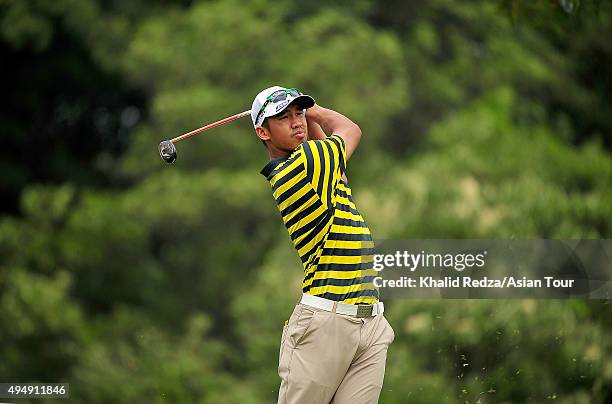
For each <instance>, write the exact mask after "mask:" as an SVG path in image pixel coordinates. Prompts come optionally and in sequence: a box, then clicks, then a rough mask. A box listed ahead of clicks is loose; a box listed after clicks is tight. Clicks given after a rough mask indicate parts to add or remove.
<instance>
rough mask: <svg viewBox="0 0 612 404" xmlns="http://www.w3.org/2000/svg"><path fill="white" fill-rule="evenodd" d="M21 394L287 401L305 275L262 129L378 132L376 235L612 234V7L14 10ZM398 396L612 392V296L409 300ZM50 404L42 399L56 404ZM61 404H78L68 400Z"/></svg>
mask: <svg viewBox="0 0 612 404" xmlns="http://www.w3.org/2000/svg"><path fill="white" fill-rule="evenodd" d="M0 7H1V8H0V54H1V55H2V56H1V60H2V62H1V63H0V69H1V72H2V75H1V77H2V87H3V93H4V94H3V95H4V96H3V97H2V99H1V100H0V103H1V104H2V108H1V110H0V111H1V112H0V139H1V142H2V146H3V152H4V153H3V156H2V159H1V160H0V169H1V170H2V173H3V179H2V181H1V182H0V196H1V198H0V380H2V381H4V382H11V381H14V382H32V381H41V382H69V383H70V387H71V401H73V402H83V403H98V402H99V403H108V402H117V403H120V402H152V403H156V402H203V403H268V402H274V401H275V399H276V395H277V390H278V385H279V379H278V376H277V374H276V367H277V363H278V344H279V342H280V334H281V328H282V324H283V321H284V320H285V319H286V318H287V317H288V316H289V314H290V312H291V309H292V306H293V304H295V302H296V299H297V297H298V296H299V293H300V291H299V284H300V279H301V270H300V264H299V260H298V259H297V255H296V253H295V251H294V250H293V249H292V247H291V244H290V243H289V239H288V237H287V234H286V231H285V230H284V228H283V226H282V223H281V221H280V220H279V218H278V212H277V211H276V207H275V205H274V202H273V200H272V197H271V195H270V191H269V185H268V184H267V183H266V181H265V179H264V178H263V177H261V176H260V175H259V174H258V170H259V169H260V168H261V167H262V166H263V165H264V164H265V163H266V161H267V156H266V153H265V151H264V150H263V148H262V147H261V144H260V142H259V141H257V139H256V138H255V136H254V135H253V133H252V132H253V131H252V126H251V125H250V123H249V120H248V119H244V120H241V121H236V122H233V123H231V124H228V125H225V126H223V127H220V128H216V129H214V130H213V131H211V132H208V133H206V134H203V135H201V136H197V137H194V138H192V139H190V140H189V141H186V142H185V143H180V144H179V146H178V149H179V160H178V162H177V164H176V165H174V166H172V167H170V166H167V165H165V164H164V163H163V162H162V161H161V160H160V159H159V156H158V154H157V145H158V143H159V141H161V140H163V139H167V138H171V137H174V136H176V135H177V134H180V133H183V132H186V131H188V130H190V129H192V128H195V127H199V126H201V125H202V124H203V123H206V122H210V121H213V120H216V119H218V118H220V117H223V116H227V115H230V114H233V113H236V112H240V111H243V110H246V109H248V108H249V106H250V104H251V101H252V98H253V96H254V95H255V94H256V93H257V92H258V91H259V90H260V89H261V88H264V87H267V86H270V85H273V84H277V83H279V84H285V85H288V86H296V87H299V88H301V89H303V90H304V91H305V92H307V93H309V94H312V95H313V96H315V98H316V99H317V101H318V103H319V104H321V105H323V106H327V107H330V108H334V109H337V110H339V111H341V112H343V113H344V114H346V115H348V116H350V117H351V118H352V119H354V120H355V121H356V122H357V123H358V124H359V125H360V126H361V127H362V129H363V132H364V137H363V140H362V143H361V146H360V148H359V150H358V151H357V153H356V154H355V155H354V157H353V158H352V159H351V162H350V167H349V176H350V177H351V183H352V187H353V190H354V194H355V198H356V201H357V204H358V206H359V207H360V210H361V212H362V213H363V215H364V216H365V217H366V219H367V220H368V223H369V225H370V227H371V230H372V232H373V234H374V235H375V236H376V238H379V239H382V238H387V239H388V238H517V239H520V238H610V236H611V235H612V187H611V184H612V158H611V148H612V136H611V129H612V102H611V100H610V94H612V42H611V41H610V40H609V38H610V37H612V3H610V2H605V1H595V0H592V1H589V0H581V1H579V0H560V1H545V0H535V1H520V0H497V1H486V0H480V1H470V2H467V1H451V0H430V1H423V0H419V1H410V2H404V1H398V0H391V1H385V2H383V1H373V0H357V1H345V0H342V1H336V2H333V4H330V2H326V1H320V0H313V1H309V2H295V1H289V0H277V1H275V2H270V1H265V0H255V1H251V2H240V1H238V0H219V1H199V2H196V1H187V0H183V1H178V0H176V1H170V0H165V1H162V0H153V1H144V0H125V1H118V0H79V1H75V0H56V1H54V2H48V1H42V0H28V1H17V0H3V1H1V2H0ZM387 306H388V312H387V314H386V315H387V316H388V318H389V320H390V322H391V324H392V325H393V327H394V329H395V331H396V341H395V342H394V344H393V345H392V346H391V348H390V351H389V358H388V362H387V371H386V378H385V386H384V388H383V392H382V395H381V402H382V403H405V402H411V403H431V402H439V403H466V402H469V403H497V402H504V403H510V402H512V403H523V402H531V403H541V402H547V401H549V400H551V401H555V402H560V403H604V402H610V400H612V338H610V335H611V330H612V305H611V304H610V302H609V301H584V300H563V301H562V300H506V301H502V300H489V301H469V300H465V301H431V300H430V301H405V300H404V301H401V300H395V301H389V302H387ZM35 401H36V402H40V401H39V400H35ZM58 402H59V401H58Z"/></svg>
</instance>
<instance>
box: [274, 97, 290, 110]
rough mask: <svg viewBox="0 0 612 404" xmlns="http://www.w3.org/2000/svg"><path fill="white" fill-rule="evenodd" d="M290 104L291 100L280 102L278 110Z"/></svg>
mask: <svg viewBox="0 0 612 404" xmlns="http://www.w3.org/2000/svg"><path fill="white" fill-rule="evenodd" d="M288 104H289V100H287V101H283V102H281V103H280V104H278V105H277V106H276V112H278V111H280V110H281V109H283V108H285V107H286V106H287V105H288Z"/></svg>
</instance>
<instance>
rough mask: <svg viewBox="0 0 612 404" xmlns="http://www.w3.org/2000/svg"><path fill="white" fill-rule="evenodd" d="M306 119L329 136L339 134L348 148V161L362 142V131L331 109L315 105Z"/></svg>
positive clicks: (307, 112) (308, 111)
mask: <svg viewBox="0 0 612 404" xmlns="http://www.w3.org/2000/svg"><path fill="white" fill-rule="evenodd" d="M306 119H308V120H309V122H314V123H316V124H317V125H319V126H320V127H321V129H322V130H323V131H324V132H325V133H327V134H337V135H338V136H340V137H341V138H342V139H343V140H344V143H345V146H346V159H347V160H348V159H349V158H350V157H351V155H352V154H353V151H355V149H356V148H357V145H359V141H360V140H361V129H360V128H359V126H357V124H356V123H354V122H353V121H351V120H350V119H349V118H347V117H346V116H344V115H342V114H340V113H339V112H336V111H334V110H331V109H327V108H323V107H321V106H319V105H315V106H313V107H312V108H309V109H308V110H307V111H306Z"/></svg>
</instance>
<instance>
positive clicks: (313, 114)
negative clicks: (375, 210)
mask: <svg viewBox="0 0 612 404" xmlns="http://www.w3.org/2000/svg"><path fill="white" fill-rule="evenodd" d="M251 118H252V120H253V125H254V127H255V132H256V134H257V136H258V137H259V138H260V139H261V140H262V142H263V143H264V144H265V145H266V147H267V149H268V154H269V155H270V162H269V163H268V164H267V165H266V166H265V167H264V168H263V170H261V173H262V174H263V175H264V176H265V177H266V178H267V180H268V181H269V182H270V184H271V186H272V191H273V196H274V199H275V200H276V203H277V205H278V209H279V210H280V213H281V216H282V219H283V222H284V224H285V227H286V228H287V230H288V231H289V236H290V237H291V240H292V242H293V244H294V246H295V248H296V250H297V252H298V254H299V256H300V259H301V260H302V264H303V266H304V281H303V283H302V292H303V295H302V298H301V300H300V302H299V303H298V304H297V305H296V306H295V309H294V310H293V313H292V314H291V317H290V318H289V320H288V322H286V324H285V327H284V329H283V333H282V338H281V347H280V357H279V366H278V374H279V376H280V377H281V385H280V390H279V395H278V402H279V403H291V404H297V403H316V404H321V403H334V404H345V403H346V404H348V403H351V404H360V403H376V402H378V397H379V395H380V391H381V389H382V385H383V378H384V373H385V362H386V359H387V349H388V347H389V344H391V342H393V339H394V338H395V334H394V332H393V329H392V328H391V326H390V325H389V323H388V322H387V320H386V319H385V318H384V317H383V311H384V307H383V304H382V302H380V301H379V300H378V290H377V289H376V288H375V286H374V284H373V279H374V276H375V275H376V271H375V270H374V269H373V259H372V254H373V248H374V244H373V242H372V236H371V235H370V230H369V229H368V227H367V225H366V223H365V221H364V220H363V217H362V216H361V214H360V213H359V211H358V210H357V208H356V206H355V203H354V202H353V198H352V196H351V189H350V188H349V185H348V181H347V178H346V173H345V171H346V165H347V162H348V160H349V159H350V157H351V155H352V154H353V152H354V151H355V149H356V148H357V145H358V144H359V140H360V138H361V130H360V129H359V127H358V126H357V125H356V124H355V123H353V122H352V121H351V120H350V119H348V118H346V117H345V116H343V115H341V114H339V113H338V112H335V111H332V110H330V109H325V108H322V107H320V106H318V105H316V104H315V101H314V99H313V98H312V97H310V96H308V95H304V94H302V93H300V92H299V91H298V90H297V89H293V88H284V87H278V86H275V87H270V88H267V89H265V90H263V91H261V92H260V93H259V94H257V96H256V97H255V100H254V101H253V106H252V108H251ZM326 133H327V134H329V135H330V136H327V135H326Z"/></svg>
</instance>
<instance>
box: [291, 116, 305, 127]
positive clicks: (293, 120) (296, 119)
mask: <svg viewBox="0 0 612 404" xmlns="http://www.w3.org/2000/svg"><path fill="white" fill-rule="evenodd" d="M289 119H291V127H292V128H293V127H297V126H300V125H301V124H302V121H301V120H300V118H299V117H298V116H297V115H293V114H291V115H290V118H289Z"/></svg>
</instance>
